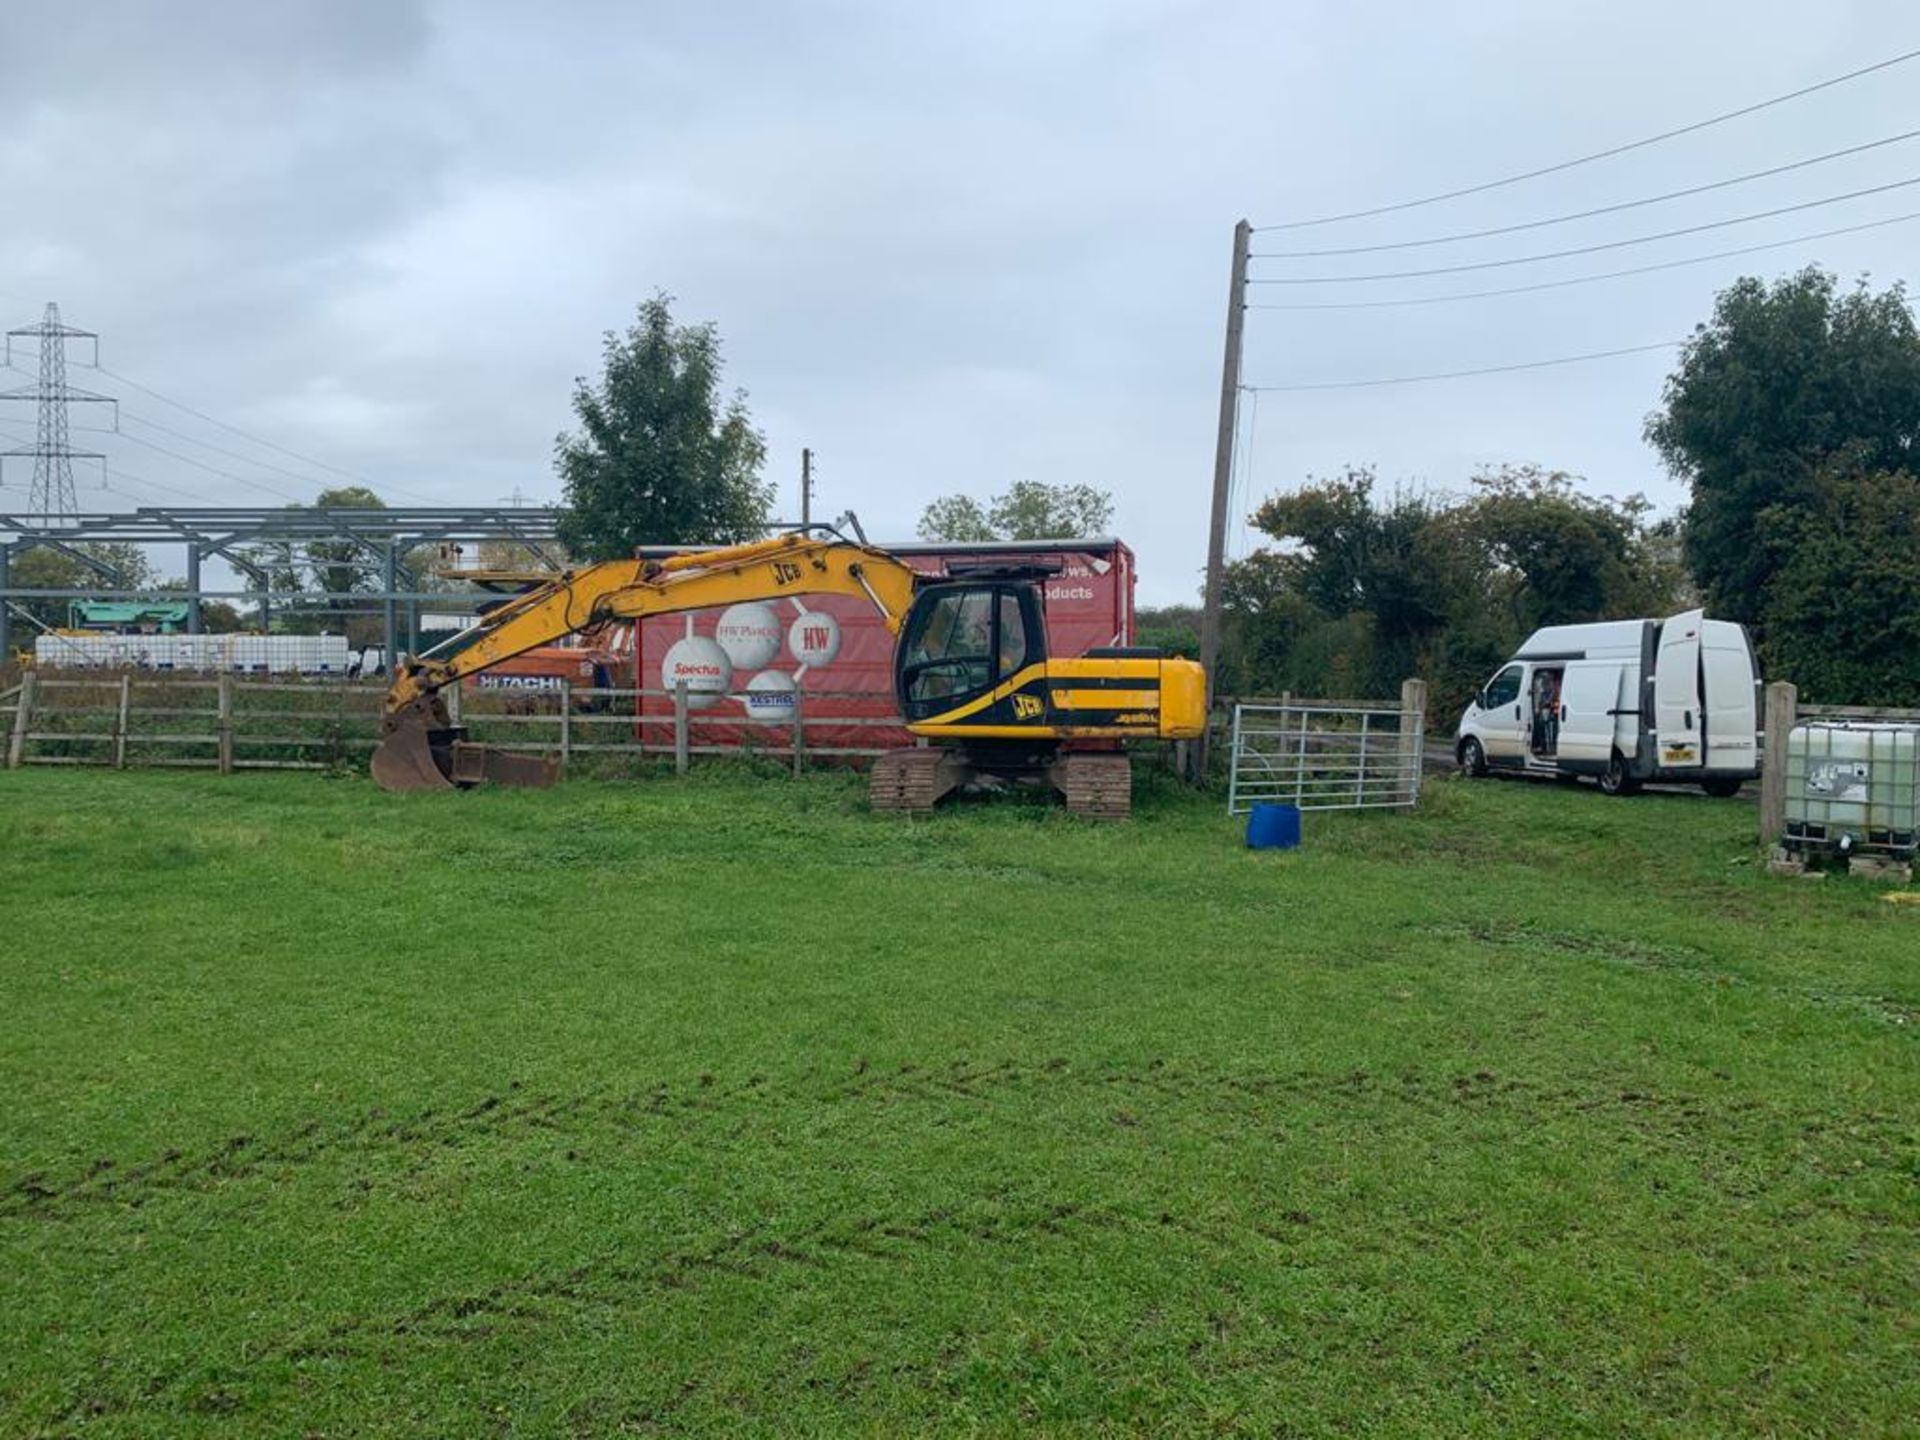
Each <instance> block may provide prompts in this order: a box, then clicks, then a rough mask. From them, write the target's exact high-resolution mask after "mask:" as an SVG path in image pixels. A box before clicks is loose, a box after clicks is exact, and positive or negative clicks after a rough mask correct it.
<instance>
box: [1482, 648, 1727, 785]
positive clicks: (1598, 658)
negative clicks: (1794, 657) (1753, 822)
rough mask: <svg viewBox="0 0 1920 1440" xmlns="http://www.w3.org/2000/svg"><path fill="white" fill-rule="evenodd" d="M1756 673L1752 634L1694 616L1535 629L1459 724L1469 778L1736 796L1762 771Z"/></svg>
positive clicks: (1485, 688)
mask: <svg viewBox="0 0 1920 1440" xmlns="http://www.w3.org/2000/svg"><path fill="white" fill-rule="evenodd" d="M1759 713H1760V671H1759V667H1758V666H1757V665H1756V664H1755V663H1754V658H1753V647H1752V645H1750V644H1749V643H1748V641H1747V632H1746V630H1745V629H1744V628H1743V627H1742V626H1739V625H1735V624H1733V623H1732V622H1730V621H1726V620H1709V619H1707V618H1706V615H1705V613H1704V612H1703V611H1699V610H1688V611H1686V612H1685V613H1683V614H1680V615H1674V616H1671V617H1670V618H1668V619H1666V620H1609V621H1604V622H1602V623H1600V624H1595V625H1549V626H1547V627H1546V628H1545V629H1542V630H1536V631H1534V632H1533V634H1532V635H1531V636H1529V637H1528V639H1527V643H1526V644H1525V645H1522V646H1521V647H1520V651H1519V653H1518V654H1516V655H1515V656H1514V657H1513V659H1512V660H1510V661H1509V662H1507V664H1505V665H1503V666H1502V667H1501V668H1500V671H1499V673H1498V674H1496V675H1495V676H1494V677H1493V678H1492V679H1491V680H1489V681H1487V683H1486V685H1485V687H1484V688H1482V689H1481V691H1480V693H1479V694H1478V695H1477V696H1475V697H1474V700H1473V703H1472V704H1470V705H1468V706H1467V712H1466V714H1464V715H1462V716H1461V717H1460V729H1459V732H1458V733H1459V738H1458V739H1457V740H1456V741H1455V745H1454V754H1455V755H1456V756H1457V757H1458V759H1459V761H1460V770H1461V773H1462V774H1465V775H1469V776H1480V775H1484V774H1486V773H1487V772H1488V771H1489V770H1509V771H1516V772H1520V773H1523V774H1530V775H1564V776H1580V775H1592V776H1595V777H1597V778H1598V779H1599V781H1600V788H1601V789H1602V790H1605V791H1606V792H1607V793H1608V794H1610V795H1630V794H1632V793H1633V792H1634V791H1635V790H1638V789H1639V788H1640V786H1641V785H1642V784H1644V783H1645V782H1647V781H1649V780H1655V781H1666V782H1674V783H1693V784H1698V785H1699V786H1701V788H1703V789H1704V790H1705V791H1706V792H1707V793H1708V794H1709V795H1731V794H1733V793H1734V792H1735V791H1736V790H1738V789H1739V788H1740V786H1741V784H1742V782H1744V781H1747V780H1751V779H1752V778H1753V777H1754V776H1756V775H1758V774H1759V773H1760V746H1759Z"/></svg>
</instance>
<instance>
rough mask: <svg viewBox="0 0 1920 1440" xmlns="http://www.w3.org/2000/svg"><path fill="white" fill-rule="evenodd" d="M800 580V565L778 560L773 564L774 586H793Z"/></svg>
mask: <svg viewBox="0 0 1920 1440" xmlns="http://www.w3.org/2000/svg"><path fill="white" fill-rule="evenodd" d="M799 578H800V567H799V566H798V565H790V564H788V563H787V562H786V561H785V560H776V561H774V562H773V583H774V584H776V585H791V584H793V582H794V581H796V580H798V579H799Z"/></svg>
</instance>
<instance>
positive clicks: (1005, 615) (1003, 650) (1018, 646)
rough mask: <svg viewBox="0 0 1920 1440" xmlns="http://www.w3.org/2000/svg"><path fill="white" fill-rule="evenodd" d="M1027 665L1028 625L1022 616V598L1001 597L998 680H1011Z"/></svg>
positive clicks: (1014, 596) (1009, 595)
mask: <svg viewBox="0 0 1920 1440" xmlns="http://www.w3.org/2000/svg"><path fill="white" fill-rule="evenodd" d="M1026 663H1027V623H1026V621H1025V620H1024V619H1023V618H1022V617H1021V614H1020V597H1019V596H1018V595H1012V594H1005V593H1003V594H1002V595H1001V596H1000V663H999V667H998V668H997V669H996V670H995V671H994V678H995V679H996V680H1007V679H1011V678H1012V677H1013V676H1014V675H1015V674H1017V673H1018V672H1019V670H1020V667H1021V666H1023V665H1025V664H1026Z"/></svg>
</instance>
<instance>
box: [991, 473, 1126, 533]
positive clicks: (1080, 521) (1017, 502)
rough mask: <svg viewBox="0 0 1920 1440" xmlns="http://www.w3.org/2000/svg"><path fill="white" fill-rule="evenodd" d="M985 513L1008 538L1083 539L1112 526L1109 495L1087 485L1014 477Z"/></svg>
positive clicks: (1105, 531) (1111, 497)
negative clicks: (1057, 483)
mask: <svg viewBox="0 0 1920 1440" xmlns="http://www.w3.org/2000/svg"><path fill="white" fill-rule="evenodd" d="M988 514H989V517H990V518H991V519H992V521H993V528H994V529H995V530H997V531H999V532H1000V534H1001V536H1002V537H1003V538H1005V539H1008V540H1085V539H1089V538H1091V537H1093V536H1095V535H1105V534H1106V533H1108V532H1109V531H1110V530H1111V529H1112V528H1113V496H1112V495H1110V494H1108V493H1107V492H1106V491H1105V490H1096V489H1094V487H1093V486H1091V485H1047V484H1043V483H1042V482H1040V481H1038V480H1016V481H1014V482H1013V484H1012V485H1011V486H1009V487H1008V488H1007V490H1006V492H1005V493H1004V494H1001V495H996V496H995V497H994V500H993V509H992V510H990V511H989V512H988Z"/></svg>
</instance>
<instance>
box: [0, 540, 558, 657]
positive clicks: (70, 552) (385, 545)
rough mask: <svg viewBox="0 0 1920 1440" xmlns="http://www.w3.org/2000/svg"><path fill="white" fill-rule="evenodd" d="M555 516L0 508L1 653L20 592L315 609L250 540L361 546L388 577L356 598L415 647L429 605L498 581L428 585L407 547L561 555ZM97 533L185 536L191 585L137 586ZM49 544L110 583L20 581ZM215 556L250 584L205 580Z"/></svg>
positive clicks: (553, 559)
mask: <svg viewBox="0 0 1920 1440" xmlns="http://www.w3.org/2000/svg"><path fill="white" fill-rule="evenodd" d="M558 520H559V512H558V511H556V510H551V509H545V508H542V509H532V508H525V509H523V508H520V507H517V506H502V505H396V506H393V507H391V508H389V509H380V510H372V509H331V508H328V509H323V508H320V507H305V506H285V507H279V508H268V507H260V506H210V507H184V508H183V507H179V506H167V505H143V506H141V507H140V508H139V509H137V510H129V511H120V512H101V513H91V514H82V515H71V516H63V517H59V518H50V517H43V516H35V515H24V514H18V513H9V512H0V657H4V656H6V655H9V654H11V653H12V633H11V631H12V621H13V615H14V610H15V607H16V606H17V605H18V604H19V603H20V602H21V601H23V600H147V599H154V598H164V599H168V600H185V601H186V602H187V631H188V633H189V634H195V635H197V634H200V633H201V631H202V629H203V624H202V620H201V609H200V607H201V604H202V602H204V601H207V600H242V601H251V602H253V603H256V604H258V605H259V607H260V622H261V626H262V628H263V629H264V628H265V627H266V625H267V624H268V622H269V621H270V620H271V618H272V614H273V610H274V608H275V607H276V606H282V605H295V604H306V605H308V608H311V606H310V602H311V601H312V600H313V599H314V598H315V595H314V593H313V592H311V591H286V590H280V591H276V590H274V589H273V587H272V577H271V576H270V575H269V574H268V572H267V571H266V569H264V568H263V567H262V566H261V565H260V564H259V562H258V560H257V559H256V558H255V557H253V556H250V555H248V554H247V548H248V547H250V546H258V545H288V546H292V545H310V544H313V543H315V542H321V543H333V544H347V545H352V546H354V547H355V548H356V550H357V551H358V552H359V553H361V554H364V555H366V556H368V557H370V558H372V559H374V560H376V561H377V562H378V563H379V565H380V568H381V576H382V580H383V582H384V583H383V584H382V586H381V587H380V588H379V589H377V590H364V591H355V592H354V593H353V595H352V596H351V602H352V605H351V608H352V609H355V610H358V609H360V608H362V607H364V606H366V605H368V604H379V605H380V606H381V608H382V611H383V614H384V618H385V622H386V641H387V646H386V653H387V655H388V656H392V655H394V654H396V653H398V652H399V651H401V650H402V649H406V650H413V649H417V648H418V645H419V633H420V607H421V605H422V604H428V605H432V606H435V607H445V608H457V607H458V606H460V605H461V604H462V603H463V602H477V601H479V600H483V599H487V598H497V595H496V594H495V592H493V591H488V590H480V589H476V590H473V591H472V592H470V593H469V592H462V591H428V590H423V589H422V588H421V577H420V576H419V575H418V574H417V573H416V572H415V571H414V570H413V569H412V568H410V567H409V566H408V565H407V563H406V556H407V554H408V552H409V551H411V550H413V549H415V548H416V547H418V546H421V545H434V544H440V543H455V542H480V541H496V542H500V543H504V544H515V545H520V546H522V547H523V548H525V549H526V551H527V552H528V554H529V555H530V556H532V557H533V559H534V560H536V561H537V562H539V563H541V564H547V565H557V563H558V559H559V552H558V550H557V547H556V543H555V541H556V536H555V526H556V524H557V523H558ZM89 542H93V543H101V544H133V545H177V546H180V547H181V548H182V549H183V551H184V554H185V557H186V564H185V572H186V584H185V586H184V588H181V589H170V590H162V589H160V588H158V587H157V586H148V587H146V588H139V587H131V586H128V585H127V584H126V583H125V580H126V577H125V576H123V575H121V574H119V573H118V572H116V571H115V570H114V568H113V567H112V566H111V565H109V564H107V563H105V562H103V561H101V560H99V559H98V558H96V557H94V556H92V555H89V554H88V553H87V552H86V551H85V550H84V549H82V548H80V547H81V546H83V545H85V544H87V543H89ZM40 548H45V549H51V550H57V551H59V552H61V553H62V554H64V555H67V556H70V557H72V558H73V559H75V560H77V561H79V562H80V563H81V564H82V565H84V566H86V567H87V568H88V569H89V570H91V571H92V572H93V573H94V574H96V575H98V576H99V577H100V579H101V582H102V583H101V584H100V585H97V586H92V587H88V588H84V589H37V588H31V587H20V586H15V585H14V584H13V581H12V562H13V560H14V559H15V558H16V557H18V556H20V555H23V554H25V553H27V552H28V551H30V550H34V549H40ZM209 556H217V557H219V558H220V559H223V560H225V561H226V562H227V563H228V564H229V565H231V566H233V568H234V569H236V570H238V571H239V572H240V573H241V574H242V575H244V576H245V577H246V578H247V579H248V580H249V581H250V582H253V583H252V584H251V585H250V587H249V588H247V589H243V590H207V589H203V588H202V587H201V584H200V567H201V564H202V562H203V561H204V560H205V559H207V558H208V557H209ZM337 598H341V599H345V598H347V597H337ZM403 607H404V613H403ZM334 608H336V609H339V608H341V607H339V606H335V607H334ZM403 641H404V642H405V643H404V644H403V643H402V642H403Z"/></svg>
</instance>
